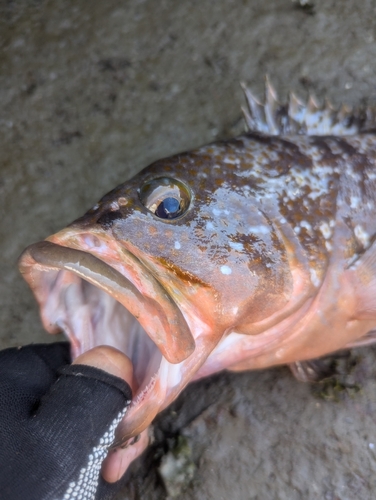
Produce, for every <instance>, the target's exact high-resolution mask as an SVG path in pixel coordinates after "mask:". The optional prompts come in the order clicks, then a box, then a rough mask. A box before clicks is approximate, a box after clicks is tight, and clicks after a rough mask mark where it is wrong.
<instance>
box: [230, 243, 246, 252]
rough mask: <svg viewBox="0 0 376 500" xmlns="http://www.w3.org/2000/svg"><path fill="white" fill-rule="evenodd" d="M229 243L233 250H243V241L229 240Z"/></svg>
mask: <svg viewBox="0 0 376 500" xmlns="http://www.w3.org/2000/svg"><path fill="white" fill-rule="evenodd" d="M229 245H230V247H231V248H233V249H234V250H237V251H238V252H241V251H242V250H244V246H243V243H234V242H233V241H230V243H229Z"/></svg>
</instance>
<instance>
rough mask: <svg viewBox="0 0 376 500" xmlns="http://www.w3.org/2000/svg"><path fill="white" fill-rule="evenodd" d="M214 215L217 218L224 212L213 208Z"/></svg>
mask: <svg viewBox="0 0 376 500" xmlns="http://www.w3.org/2000/svg"><path fill="white" fill-rule="evenodd" d="M212 211H213V214H214V215H215V216H216V217H217V216H218V215H221V212H222V210H220V209H219V208H213V210H212Z"/></svg>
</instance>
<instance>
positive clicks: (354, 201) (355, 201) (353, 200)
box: [350, 196, 360, 208]
mask: <svg viewBox="0 0 376 500" xmlns="http://www.w3.org/2000/svg"><path fill="white" fill-rule="evenodd" d="M359 203H360V198H359V196H350V207H351V208H358V207H359Z"/></svg>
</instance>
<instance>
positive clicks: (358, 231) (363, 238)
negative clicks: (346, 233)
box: [354, 224, 369, 248]
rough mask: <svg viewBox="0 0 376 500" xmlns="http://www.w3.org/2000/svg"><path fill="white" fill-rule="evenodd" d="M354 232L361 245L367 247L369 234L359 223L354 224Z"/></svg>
mask: <svg viewBox="0 0 376 500" xmlns="http://www.w3.org/2000/svg"><path fill="white" fill-rule="evenodd" d="M354 234H355V238H356V239H357V240H358V241H359V243H361V244H362V245H363V248H367V247H368V246H369V234H368V233H367V231H365V230H364V228H363V227H362V226H361V225H360V224H358V225H357V226H355V228H354Z"/></svg>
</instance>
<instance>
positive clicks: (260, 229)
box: [248, 224, 270, 234]
mask: <svg viewBox="0 0 376 500" xmlns="http://www.w3.org/2000/svg"><path fill="white" fill-rule="evenodd" d="M248 231H249V232H250V233H255V234H269V233H270V228H269V226H267V225H265V224H260V225H259V226H250V227H249V228H248Z"/></svg>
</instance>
